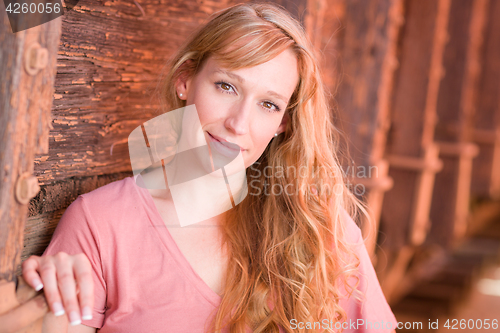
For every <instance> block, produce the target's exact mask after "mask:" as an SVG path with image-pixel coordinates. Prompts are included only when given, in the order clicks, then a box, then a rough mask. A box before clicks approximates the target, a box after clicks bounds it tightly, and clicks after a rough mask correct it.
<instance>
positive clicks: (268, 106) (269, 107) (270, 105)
mask: <svg viewBox="0 0 500 333" xmlns="http://www.w3.org/2000/svg"><path fill="white" fill-rule="evenodd" d="M262 105H263V106H264V109H266V110H269V111H271V112H279V111H280V108H279V106H277V105H276V104H274V103H271V102H264V103H262ZM273 107H274V109H273Z"/></svg>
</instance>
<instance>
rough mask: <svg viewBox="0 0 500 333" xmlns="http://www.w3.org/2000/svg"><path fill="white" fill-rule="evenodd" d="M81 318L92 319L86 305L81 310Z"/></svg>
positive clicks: (90, 311)
mask: <svg viewBox="0 0 500 333" xmlns="http://www.w3.org/2000/svg"><path fill="white" fill-rule="evenodd" d="M82 319H83V320H90V319H92V310H90V308H89V307H88V306H85V307H83V310H82Z"/></svg>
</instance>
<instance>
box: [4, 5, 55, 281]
mask: <svg viewBox="0 0 500 333" xmlns="http://www.w3.org/2000/svg"><path fill="white" fill-rule="evenodd" d="M0 10H2V12H3V10H4V7H3V3H2V7H0ZM60 25H61V20H60V18H59V19H55V20H53V21H50V22H48V23H45V24H43V25H40V26H37V27H34V28H32V29H29V30H25V31H21V32H18V33H16V34H12V33H11V32H10V26H9V23H8V20H7V16H6V15H2V17H1V18H0V41H1V44H0V45H1V47H0V76H1V77H2V83H1V86H0V87H1V88H0V103H1V109H0V120H1V122H0V138H1V140H0V157H1V158H0V230H1V233H0V279H5V280H7V281H12V279H13V277H14V270H15V268H16V266H17V263H19V259H20V254H21V249H22V239H23V230H24V222H25V219H26V212H27V205H21V204H20V203H19V202H18V201H17V200H16V197H15V195H14V193H15V192H14V189H15V186H16V182H17V180H18V177H19V175H21V174H23V173H29V174H31V173H32V172H33V158H34V156H35V154H36V153H40V152H46V148H47V144H46V141H47V137H48V130H49V124H48V122H47V120H48V115H49V114H50V108H51V103H52V96H53V91H54V90H53V85H54V76H55V64H56V52H57V46H58V43H59V36H60V31H61V30H60ZM34 43H38V44H39V45H40V46H41V47H43V48H46V49H47V51H48V55H49V57H48V63H47V66H46V67H45V68H44V69H42V70H41V71H40V72H38V73H37V74H36V75H30V74H28V73H27V72H26V70H25V67H24V66H25V56H26V52H27V50H28V49H29V47H30V46H32V45H34Z"/></svg>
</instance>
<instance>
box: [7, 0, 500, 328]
mask: <svg viewBox="0 0 500 333" xmlns="http://www.w3.org/2000/svg"><path fill="white" fill-rule="evenodd" d="M239 2H241V1H227V0H226V1H205V0H182V1H180V0H177V1H167V0H115V1H112V0H81V1H79V2H78V3H77V5H76V6H75V7H74V9H73V10H72V11H69V12H67V13H66V14H65V15H64V16H63V17H62V20H60V22H59V23H56V21H51V23H50V24H49V23H47V24H45V25H42V26H38V27H35V28H32V29H29V30H26V31H23V32H19V33H17V34H12V33H10V32H9V31H10V27H9V24H8V20H7V17H6V15H5V11H4V10H3V9H4V8H5V7H0V9H1V11H0V13H1V14H0V36H1V37H2V38H0V42H1V47H0V48H1V49H0V52H1V54H0V55H1V56H0V63H1V66H2V67H1V69H0V73H2V74H5V76H4V77H5V78H6V79H5V80H4V82H3V83H2V85H3V86H2V87H3V89H2V91H1V95H0V97H1V98H5V99H4V100H3V101H2V105H3V106H2V107H4V110H2V114H1V116H2V124H1V125H0V134H2V135H1V136H0V137H1V138H2V143H1V146H0V153H1V154H0V158H1V160H0V181H1V182H2V183H1V184H2V189H1V190H0V198H1V199H2V200H0V202H1V207H0V215H1V216H0V217H1V220H0V227H1V229H0V230H1V233H2V234H3V235H2V237H0V242H3V244H5V246H4V247H1V246H0V249H1V250H0V259H1V262H0V268H1V272H0V273H1V276H2V277H3V278H7V279H9V278H12V275H13V274H14V275H19V274H20V273H21V270H20V266H19V265H20V263H21V261H23V260H25V259H26V258H27V257H29V255H31V254H37V255H40V254H41V253H42V252H43V251H44V249H45V247H46V246H47V245H48V243H49V241H50V238H51V236H52V233H53V231H54V229H55V227H56V225H57V223H58V221H59V219H60V217H61V215H62V213H63V212H64V210H65V209H66V207H67V206H68V205H69V204H70V203H71V202H72V201H73V200H75V199H76V197H77V196H78V195H80V194H83V193H86V192H89V191H91V190H93V189H95V188H97V187H100V186H102V185H105V184H107V183H109V182H112V181H115V180H119V179H122V178H124V177H127V176H130V175H131V171H130V162H129V156H128V147H127V137H128V135H129V134H130V132H131V131H132V130H133V129H134V128H136V127H137V126H139V125H140V124H141V123H143V122H144V121H146V120H148V119H150V118H152V117H154V115H155V111H156V109H157V107H158V105H157V103H156V101H155V100H154V99H153V98H152V97H151V96H152V95H151V94H152V91H153V89H154V88H155V86H156V83H157V79H158V73H159V72H160V70H161V69H162V67H163V65H164V64H165V62H166V60H167V59H168V58H169V57H170V56H171V55H172V54H173V52H175V51H176V50H177V49H178V47H179V46H180V45H181V43H182V42H183V41H184V40H185V39H186V38H187V36H188V35H189V34H190V33H191V32H192V31H193V30H194V29H195V28H196V27H197V26H198V25H200V24H202V23H203V22H205V21H206V19H207V17H208V16H209V15H210V14H212V13H213V12H215V11H218V10H221V9H223V8H226V7H228V6H230V5H233V4H236V3H239ZM276 3H279V4H281V5H282V6H284V7H285V8H287V9H288V10H289V11H290V12H291V13H292V14H293V15H294V16H295V17H296V18H297V19H298V20H299V21H300V22H301V23H302V24H303V25H304V27H305V29H306V31H307V33H308V35H309V36H310V38H311V41H312V42H313V44H314V45H315V47H316V49H317V51H318V53H317V57H318V61H320V62H321V66H322V68H323V76H324V82H325V83H326V85H327V88H328V90H329V93H330V100H331V106H332V110H333V114H332V117H334V120H335V123H336V124H337V126H338V127H339V129H340V130H341V131H342V132H343V133H344V140H343V147H344V149H346V150H347V151H348V153H349V154H348V155H346V157H345V158H344V161H343V167H344V171H345V173H346V176H347V178H348V179H349V182H350V183H351V185H352V189H353V191H354V192H355V193H357V194H358V195H359V197H360V198H362V199H363V200H364V201H365V202H366V204H367V205H368V206H369V207H370V212H371V214H372V220H373V221H374V222H375V226H374V227H375V229H376V232H370V227H369V224H368V223H367V222H366V221H363V220H358V221H357V222H358V223H359V225H360V227H361V228H362V230H363V232H364V235H365V237H366V238H367V243H366V244H367V248H368V251H369V253H370V255H371V256H372V260H373V264H374V266H375V268H376V271H377V274H378V276H379V280H380V283H381V286H382V288H383V290H384V293H385V295H386V297H387V299H388V301H389V303H390V305H391V307H392V309H393V311H394V313H395V315H396V317H397V319H398V320H399V321H401V322H403V323H406V325H407V326H406V328H407V329H406V331H419V332H425V331H437V330H438V329H430V328H429V322H435V321H436V320H439V331H442V330H447V328H446V327H444V325H445V323H446V320H448V319H450V322H449V326H450V328H451V327H453V324H454V322H452V321H451V319H457V323H458V324H456V325H455V327H456V328H462V329H464V328H466V329H468V330H469V331H476V330H477V331H482V330H484V329H485V327H486V326H485V324H484V323H485V321H484V320H485V319H489V320H490V323H492V321H493V319H497V320H500V310H499V309H500V1H498V0H293V1H276ZM0 6H3V4H0ZM2 15H3V16H2ZM57 24H59V25H57ZM35 42H37V43H38V44H39V46H41V48H45V49H47V50H48V61H47V62H46V64H45V66H41V65H40V66H38V65H36V64H38V62H37V61H35V62H34V64H35V65H33V66H32V67H35V68H38V71H35V72H33V73H25V71H23V64H22V57H17V58H16V55H17V54H20V53H22V52H24V51H23V50H32V48H30V47H32V45H33V43H35ZM34 50H35V51H30V52H32V53H31V54H34V55H35V56H37V55H38V56H40V55H41V54H42V53H40V51H37V50H39V49H37V48H35V49H34ZM16 52H17V53H16ZM42 56H43V54H42ZM35 58H36V57H35ZM16 59H18V60H16ZM19 59H21V60H19ZM36 59H38V58H36ZM16 66H17V67H16ZM37 66H38V67H37ZM26 71H27V70H26ZM16 73H18V74H16ZM19 73H20V74H19ZM13 96H14V97H13ZM16 98H17V99H16ZM14 100H15V101H18V102H15V103H14V102H12V101H14ZM8 101H10V104H9V103H8ZM19 101H21V102H19ZM4 102H5V103H4ZM7 112H10V113H9V115H7ZM9 133H11V134H9ZM33 160H34V163H33ZM23 177H24V178H23ZM18 179H22V180H23V181H24V182H21V183H22V184H24V187H22V186H21V188H24V191H25V194H26V193H28V195H27V200H25V202H29V203H28V204H22V201H23V200H20V199H19V196H22V195H17V196H18V198H17V199H18V200H17V201H16V200H14V199H12V198H11V197H13V195H12V193H14V192H12V191H15V190H16V189H17V190H19V181H18ZM16 182H17V183H16ZM37 183H38V184H39V186H40V191H38V187H37V185H36V184H37ZM19 191H21V192H22V189H21V190H19ZM16 193H17V192H16ZM22 193H24V192H22ZM30 194H31V195H30ZM31 196H34V197H33V198H31ZM25 197H26V195H25ZM8 198H11V199H9V200H7V199H8ZM30 198H31V200H30ZM25 199H26V198H25ZM3 244H0V245H2V246H3ZM0 312H1V311H0ZM460 319H466V320H467V322H466V323H467V325H468V326H467V327H464V326H463V325H462V327H460ZM469 319H472V320H473V322H471V321H470V320H469ZM478 320H479V321H478ZM462 322H463V321H462ZM408 323H410V324H408ZM415 323H416V324H415ZM418 323H422V326H419V324H418ZM480 323H481V324H482V326H483V327H482V328H478V326H479V324H480ZM490 329H492V328H490Z"/></svg>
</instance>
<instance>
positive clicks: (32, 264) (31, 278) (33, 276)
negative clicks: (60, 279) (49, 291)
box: [22, 256, 43, 291]
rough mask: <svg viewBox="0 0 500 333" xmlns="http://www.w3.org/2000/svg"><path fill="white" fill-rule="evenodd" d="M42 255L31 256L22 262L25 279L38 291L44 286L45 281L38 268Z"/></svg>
mask: <svg viewBox="0 0 500 333" xmlns="http://www.w3.org/2000/svg"><path fill="white" fill-rule="evenodd" d="M39 260H40V257H37V256H30V257H29V258H28V259H26V260H25V261H24V262H23V264H22V269H23V278H24V280H25V281H26V282H27V283H28V284H29V285H30V286H31V287H32V288H33V289H35V290H36V291H39V290H40V289H42V288H43V283H42V280H41V278H40V275H39V274H38V272H37V270H38V268H39V267H40V263H39Z"/></svg>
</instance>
